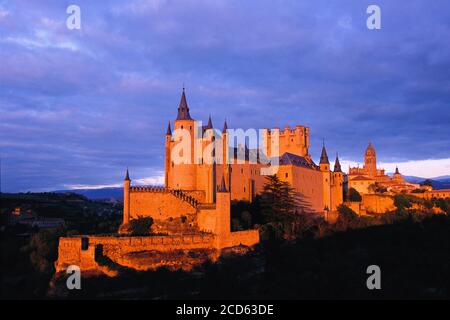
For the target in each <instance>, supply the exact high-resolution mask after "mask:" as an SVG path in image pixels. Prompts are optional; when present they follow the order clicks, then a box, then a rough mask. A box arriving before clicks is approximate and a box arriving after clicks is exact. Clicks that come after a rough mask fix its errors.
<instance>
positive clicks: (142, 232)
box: [128, 217, 153, 236]
mask: <svg viewBox="0 0 450 320" xmlns="http://www.w3.org/2000/svg"><path fill="white" fill-rule="evenodd" d="M152 224H153V219H152V218H151V217H145V218H144V217H138V219H133V220H131V221H130V222H129V226H128V231H129V232H130V234H131V235H133V236H146V235H149V234H150V232H151V227H152Z"/></svg>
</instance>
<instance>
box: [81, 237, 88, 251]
mask: <svg viewBox="0 0 450 320" xmlns="http://www.w3.org/2000/svg"><path fill="white" fill-rule="evenodd" d="M88 248H89V238H86V237H83V238H81V250H83V251H84V250H87V249H88Z"/></svg>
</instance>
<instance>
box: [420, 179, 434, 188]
mask: <svg viewBox="0 0 450 320" xmlns="http://www.w3.org/2000/svg"><path fill="white" fill-rule="evenodd" d="M420 185H421V186H429V187H432V186H433V181H431V180H430V179H426V180H425V181H423V182H422V183H421V184H420Z"/></svg>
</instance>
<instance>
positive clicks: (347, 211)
mask: <svg viewBox="0 0 450 320" xmlns="http://www.w3.org/2000/svg"><path fill="white" fill-rule="evenodd" d="M337 210H338V213H339V216H338V218H337V220H336V225H335V226H336V229H337V230H340V231H343V230H347V229H349V228H355V227H358V214H357V213H356V212H355V211H353V210H352V209H351V208H349V207H347V206H346V205H344V204H341V205H339V206H338V207H337Z"/></svg>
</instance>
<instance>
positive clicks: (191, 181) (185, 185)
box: [166, 88, 197, 190]
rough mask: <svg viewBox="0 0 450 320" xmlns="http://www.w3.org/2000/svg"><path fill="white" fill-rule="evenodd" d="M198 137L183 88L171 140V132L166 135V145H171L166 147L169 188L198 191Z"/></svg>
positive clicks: (167, 184)
mask: <svg viewBox="0 0 450 320" xmlns="http://www.w3.org/2000/svg"><path fill="white" fill-rule="evenodd" d="M196 136H197V125H196V121H195V120H194V119H192V118H191V115H190V114H189V107H188V104H187V100H186V93H185V90H184V88H183V92H182V94H181V100H180V104H179V106H178V115H177V118H176V120H175V122H174V132H173V135H172V137H171V140H170V136H169V130H168V132H167V135H166V145H167V144H169V147H167V146H166V163H167V165H168V168H166V175H167V183H166V186H167V187H169V188H173V189H183V190H196V187H197V185H196V165H195V161H194V143H195V137H196ZM167 153H169V154H167Z"/></svg>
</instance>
